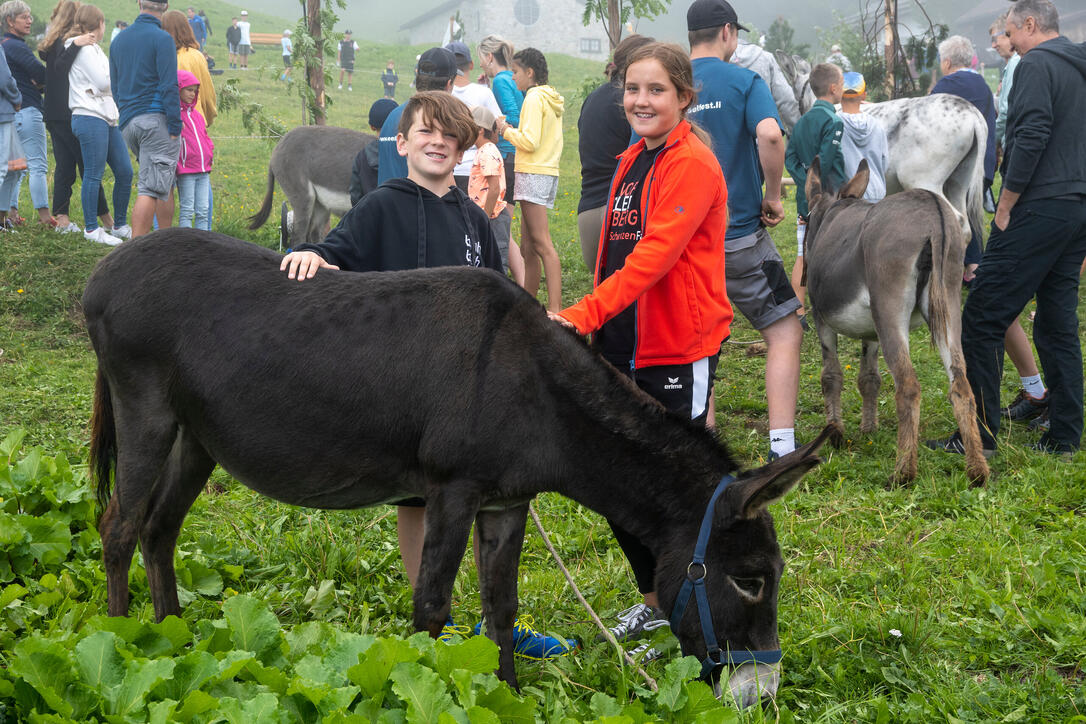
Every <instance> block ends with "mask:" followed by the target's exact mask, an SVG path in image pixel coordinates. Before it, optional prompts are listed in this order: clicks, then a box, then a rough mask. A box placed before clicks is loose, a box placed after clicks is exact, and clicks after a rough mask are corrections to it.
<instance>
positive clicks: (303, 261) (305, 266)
mask: <svg viewBox="0 0 1086 724" xmlns="http://www.w3.org/2000/svg"><path fill="white" fill-rule="evenodd" d="M318 269H339V267H338V266H336V265H335V264H329V263H328V262H326V261H325V260H324V257H322V256H321V255H320V254H317V253H316V252H312V251H292V252H291V253H289V254H287V255H286V256H284V257H283V262H282V263H281V264H280V265H279V271H285V272H286V273H287V279H297V280H298V281H300V282H301V281H305V280H306V279H312V278H313V275H314V274H316V273H317V270H318Z"/></svg>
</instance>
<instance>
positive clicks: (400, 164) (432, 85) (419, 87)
mask: <svg viewBox="0 0 1086 724" xmlns="http://www.w3.org/2000/svg"><path fill="white" fill-rule="evenodd" d="M457 72H458V71H457V68H456V56H455V55H453V54H452V52H451V51H448V50H446V49H445V48H430V49H429V50H427V51H426V52H425V53H423V54H422V55H420V56H419V62H418V65H416V66H415V92H416V93H418V92H421V91H428V90H443V91H446V92H451V91H452V84H453V78H455V77H456V74H457ZM406 105H407V102H406V101H405V102H404V103H401V104H400V105H399V106H397V107H396V108H394V109H393V110H392V112H391V113H389V114H388V117H387V118H386V119H385V122H384V123H383V124H382V125H381V134H380V135H379V136H378V140H377V185H378V186H380V185H381V184H383V183H384V182H385V181H388V180H389V179H392V178H407V159H406V158H404V157H403V156H401V155H400V152H399V151H397V150H396V129H397V127H398V126H399V125H400V116H402V115H403V109H404V106H406Z"/></svg>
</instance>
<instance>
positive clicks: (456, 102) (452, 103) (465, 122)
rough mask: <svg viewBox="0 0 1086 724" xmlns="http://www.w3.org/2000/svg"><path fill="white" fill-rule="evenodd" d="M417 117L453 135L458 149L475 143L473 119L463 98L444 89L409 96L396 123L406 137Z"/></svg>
mask: <svg viewBox="0 0 1086 724" xmlns="http://www.w3.org/2000/svg"><path fill="white" fill-rule="evenodd" d="M416 120H420V121H422V122H423V124H425V125H430V124H431V123H433V122H435V121H436V122H437V123H438V124H439V125H440V126H441V128H442V129H443V130H444V131H445V132H447V133H452V134H453V135H454V136H456V144H457V150H458V151H466V150H467V149H469V148H471V147H472V145H473V144H474V143H475V137H476V133H477V131H476V129H477V126H476V125H475V119H474V118H472V117H471V111H469V110H468V107H467V106H466V105H464V102H463V101H462V100H460V99H459V98H457V97H455V96H453V95H452V94H451V93H446V92H445V91H422V92H420V93H416V94H415V95H413V96H411V98H410V99H409V100H408V101H407V103H406V104H405V105H404V109H403V115H402V116H400V123H399V125H398V126H397V127H396V131H397V132H398V133H402V134H403V136H404V138H407V134H408V132H409V131H410V130H411V126H412V125H413V124H414V123H415V121H416Z"/></svg>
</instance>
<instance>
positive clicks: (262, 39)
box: [249, 33, 283, 45]
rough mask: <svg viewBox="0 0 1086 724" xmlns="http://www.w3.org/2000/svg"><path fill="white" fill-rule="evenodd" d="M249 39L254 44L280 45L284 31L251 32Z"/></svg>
mask: <svg viewBox="0 0 1086 724" xmlns="http://www.w3.org/2000/svg"><path fill="white" fill-rule="evenodd" d="M249 39H250V40H251V41H253V42H252V44H253V45H279V44H280V43H281V42H282V40H283V34H282V33H249Z"/></svg>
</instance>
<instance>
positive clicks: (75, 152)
mask: <svg viewBox="0 0 1086 724" xmlns="http://www.w3.org/2000/svg"><path fill="white" fill-rule="evenodd" d="M45 128H46V129H47V130H48V131H49V138H50V140H52V142H53V158H54V159H55V160H56V170H55V171H54V172H53V216H56V215H57V214H64V215H65V216H70V213H69V208H70V205H71V200H72V185H73V184H75V172H76V169H77V168H78V169H79V178H83V151H82V150H80V148H79V140H78V139H77V138H76V137H75V134H74V133H72V122H71V121H70V120H68V121H46V122H45ZM108 213H109V204H108V203H107V202H106V192H105V189H103V188H102V187H101V186H99V187H98V214H97V215H98V216H102V215H104V214H108Z"/></svg>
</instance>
